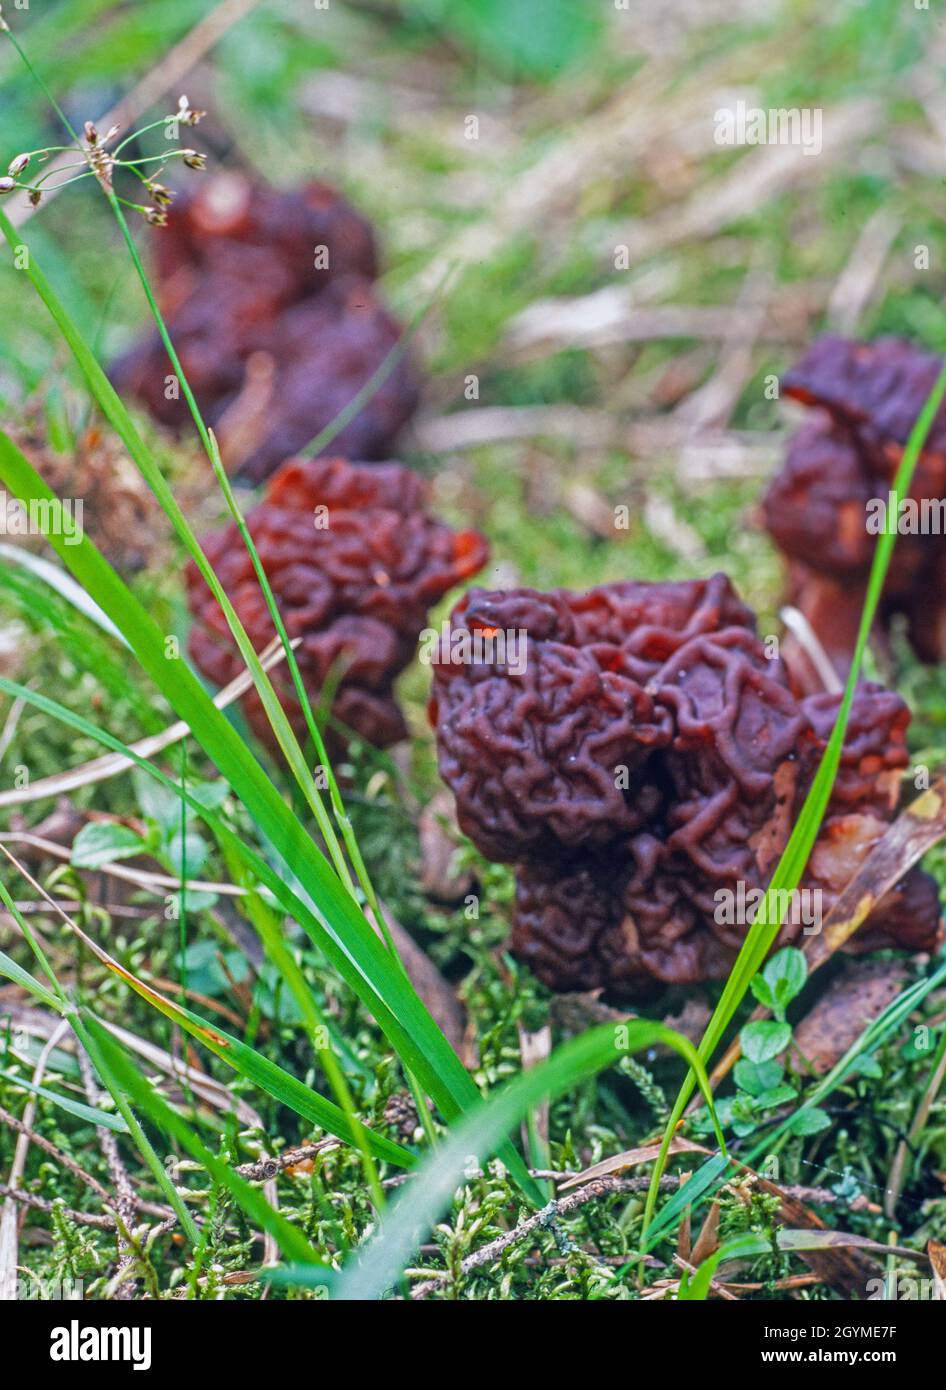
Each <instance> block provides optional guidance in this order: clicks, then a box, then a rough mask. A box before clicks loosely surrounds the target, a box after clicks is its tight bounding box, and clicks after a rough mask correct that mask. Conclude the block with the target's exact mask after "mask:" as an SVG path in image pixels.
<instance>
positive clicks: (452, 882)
mask: <svg viewBox="0 0 946 1390" xmlns="http://www.w3.org/2000/svg"><path fill="white" fill-rule="evenodd" d="M455 826H456V820H455V817H454V810H453V797H452V796H451V794H450V793H449V792H448V791H441V792H438V793H437V795H436V796H435V797H433V799H432V800H431V801H430V802H428V804H427V805H426V806H425V807H424V809H423V810H422V811H421V813H420V815H419V816H418V818H417V834H418V838H419V840H420V856H421V876H420V881H421V887H422V888H423V890H424V892H425V893H426V894H427V896H428V897H429V898H434V899H435V900H436V901H437V902H441V903H455V902H459V901H460V899H461V898H463V897H464V896H465V895H466V894H467V893H469V892H470V890H471V889H472V887H473V875H472V874H470V873H458V872H457V870H456V867H455V866H456V858H457V840H456V837H455V836H454V835H453V834H451V830H452V829H454V828H455Z"/></svg>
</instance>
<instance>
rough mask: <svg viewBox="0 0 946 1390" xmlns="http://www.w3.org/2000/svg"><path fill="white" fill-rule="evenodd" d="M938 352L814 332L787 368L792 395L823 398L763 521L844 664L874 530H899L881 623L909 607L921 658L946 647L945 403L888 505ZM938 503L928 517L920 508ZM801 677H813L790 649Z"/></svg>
mask: <svg viewBox="0 0 946 1390" xmlns="http://www.w3.org/2000/svg"><path fill="white" fill-rule="evenodd" d="M941 365H942V363H941V361H940V359H939V358H937V357H935V356H934V355H933V354H931V353H926V352H923V351H921V350H920V349H919V348H917V347H914V346H913V345H912V344H910V343H907V342H903V341H901V340H899V339H895V338H881V339H878V340H877V341H876V342H873V343H859V342H854V341H850V340H848V339H844V338H832V337H828V338H822V339H820V340H819V341H818V342H816V343H815V344H814V345H813V346H812V347H811V348H810V349H809V351H808V352H807V353H806V355H805V356H804V357H803V358H802V360H801V361H800V362H799V363H798V365H797V366H795V367H793V368H792V370H791V371H790V372H788V374H787V375H786V377H785V379H784V383H783V384H784V388H785V391H786V393H787V394H788V395H789V396H792V397H794V398H795V399H796V400H799V401H801V402H803V403H804V404H805V405H808V406H811V407H814V408H815V409H816V415H815V418H814V419H813V420H812V421H810V422H809V423H807V424H806V425H804V426H803V427H802V428H801V429H800V430H799V431H798V432H797V433H796V434H795V436H794V437H793V439H792V441H791V443H790V445H789V449H788V455H787V458H786V461H785V464H784V467H783V468H782V470H781V472H780V473H779V474H778V476H777V477H776V478H775V479H774V481H773V482H772V484H771V485H770V487H769V490H768V492H767V494H766V497H765V501H764V511H765V519H766V525H767V526H768V529H769V531H770V532H771V534H772V536H773V537H774V539H775V541H776V542H777V544H778V545H779V547H780V549H781V550H782V551H783V552H784V554H785V555H786V557H787V558H788V560H789V581H790V598H791V601H792V603H794V604H795V606H796V607H798V608H799V609H801V611H802V612H803V613H804V615H805V616H806V617H807V619H808V621H809V622H810V623H811V625H812V627H813V628H814V630H815V632H816V634H817V635H818V637H819V639H820V640H821V643H822V645H823V646H824V648H825V650H826V652H827V653H828V655H829V657H830V658H831V660H832V661H833V662H834V664H835V665H836V666H837V668H838V669H839V671H841V672H842V673H844V672H846V670H847V668H848V666H849V664H850V655H851V651H852V649H853V646H854V641H855V638H856V635H857V628H858V623H859V619H860V612H861V609H862V607H863V602H864V596H865V593H866V588H867V576H868V573H869V570H870V564H871V559H872V556H873V551H874V545H875V542H876V535H877V533H878V531H879V530H882V529H884V528H885V527H889V526H896V528H897V530H898V532H899V534H898V538H897V545H896V549H895V551H894V555H893V559H892V562H891V565H890V569H889V572H888V578H887V582H886V584H885V587H884V593H883V597H882V599H881V604H880V611H879V618H880V628H881V630H882V631H885V630H886V629H887V627H888V625H889V623H890V620H891V619H892V618H893V617H894V616H896V615H902V617H903V618H904V619H905V621H906V626H907V633H908V636H909V638H910V641H911V642H912V644H913V647H914V649H915V650H916V652H917V654H918V655H919V656H920V657H921V659H923V660H925V661H940V660H942V659H943V658H944V657H946V545H944V538H943V534H942V525H941V524H940V523H941V522H942V520H943V518H944V517H946V506H943V507H940V506H939V504H940V503H941V502H942V501H943V499H944V497H946V410H943V409H941V410H940V411H939V413H938V415H937V416H936V418H935V420H934V422H933V426H932V429H931V431H930V434H929V436H928V438H927V441H926V444H925V446H924V449H923V452H922V454H921V456H920V459H919V462H918V465H917V469H916V472H915V474H914V479H913V483H912V486H911V489H910V497H909V501H908V506H909V507H910V508H911V509H915V516H914V515H911V514H907V513H905V514H904V515H903V517H900V518H898V517H892V516H891V515H890V512H889V503H890V488H891V486H892V482H893V477H894V473H895V471H896V468H897V464H898V463H899V460H900V457H901V455H902V453H903V448H904V445H905V444H906V441H907V439H908V438H909V435H910V430H911V429H912V426H913V424H914V423H915V421H916V419H917V416H918V415H919V413H920V411H921V410H922V407H923V404H924V402H925V400H926V398H927V396H928V394H929V392H930V390H931V389H932V387H933V384H934V383H935V381H936V377H937V376H938V374H939V371H940V368H941ZM923 508H931V509H932V513H931V514H932V517H933V521H934V522H935V523H937V524H935V525H933V526H930V524H929V522H928V521H927V520H924V517H923V514H922V509H923ZM796 671H797V674H798V676H799V682H800V684H803V685H804V686H806V688H813V687H814V686H815V684H816V682H815V681H814V679H813V678H812V679H808V676H807V674H806V671H805V669H804V668H803V666H802V665H801V664H800V663H798V664H796V663H795V662H794V661H793V674H795V673H796Z"/></svg>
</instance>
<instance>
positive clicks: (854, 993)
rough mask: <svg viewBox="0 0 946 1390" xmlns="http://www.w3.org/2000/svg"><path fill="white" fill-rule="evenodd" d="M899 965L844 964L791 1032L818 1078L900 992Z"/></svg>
mask: <svg viewBox="0 0 946 1390" xmlns="http://www.w3.org/2000/svg"><path fill="white" fill-rule="evenodd" d="M907 974H908V972H907V969H906V967H905V966H904V965H903V964H902V963H901V962H900V961H894V960H881V961H873V960H868V961H846V962H845V963H844V966H843V968H842V970H841V973H840V974H839V975H838V977H837V979H836V980H834V982H833V983H832V984H831V987H830V988H829V989H828V990H826V991H825V993H824V994H823V995H822V996H821V998H820V999H819V1000H818V1001H817V1003H816V1004H815V1005H814V1007H813V1008H812V1010H811V1012H810V1013H809V1014H808V1015H807V1016H806V1017H805V1018H804V1019H802V1021H801V1023H799V1025H798V1027H797V1028H796V1029H795V1042H796V1043H797V1045H798V1050H799V1051H800V1052H801V1054H802V1056H803V1057H805V1058H806V1059H807V1061H808V1062H809V1063H810V1064H811V1067H812V1069H813V1071H814V1072H815V1073H816V1074H817V1075H818V1076H823V1075H824V1073H825V1072H828V1071H830V1070H831V1068H832V1067H833V1066H834V1064H835V1063H836V1062H837V1061H839V1060H840V1058H842V1057H843V1056H844V1054H845V1052H847V1050H848V1048H849V1047H850V1046H851V1045H852V1043H855V1042H856V1041H857V1039H858V1038H859V1037H860V1035H861V1033H862V1032H863V1031H864V1028H865V1026H866V1025H867V1024H868V1023H870V1022H871V1021H872V1020H873V1019H875V1018H877V1017H878V1015H879V1014H881V1013H883V1011H884V1009H885V1008H886V1007H887V1005H888V1004H890V1003H891V1002H892V1001H893V1000H894V999H896V997H897V995H898V994H899V993H900V991H901V989H902V988H903V985H904V982H905V980H906V978H907Z"/></svg>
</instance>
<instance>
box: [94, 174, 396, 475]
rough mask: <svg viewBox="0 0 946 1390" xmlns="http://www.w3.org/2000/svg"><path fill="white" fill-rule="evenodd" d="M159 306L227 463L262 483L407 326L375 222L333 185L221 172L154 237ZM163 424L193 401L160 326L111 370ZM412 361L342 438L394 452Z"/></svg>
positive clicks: (367, 451) (352, 446)
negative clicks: (281, 182)
mask: <svg viewBox="0 0 946 1390" xmlns="http://www.w3.org/2000/svg"><path fill="white" fill-rule="evenodd" d="M155 241H156V247H157V250H156V270H157V275H158V285H159V293H160V300H161V307H162V311H163V312H164V314H165V317H166V319H167V322H168V327H169V329H170V333H171V339H172V341H173V343H174V346H175V349H176V351H177V354H178V356H179V358H180V361H181V366H182V367H183V369H184V373H185V375H186V376H187V378H188V380H189V382H190V384H191V387H192V389H193V391H194V395H195V397H196V399H197V403H198V405H199V406H200V409H201V413H202V414H203V416H204V418H205V420H206V421H207V423H208V424H209V425H211V426H212V427H213V428H214V429H215V430H216V432H217V435H218V439H219V441H220V445H221V449H222V452H223V456H224V460H225V462H226V463H227V467H228V469H230V470H231V471H234V472H238V473H239V474H240V475H241V476H242V477H245V478H247V479H249V480H250V481H251V482H260V481H262V480H263V479H264V478H266V477H268V476H269V474H270V473H272V471H273V469H274V468H276V467H277V466H278V465H279V464H280V463H282V462H283V460H284V459H286V458H289V457H291V456H292V454H294V453H296V452H298V451H299V450H301V449H304V448H305V447H306V446H307V445H308V444H309V443H310V442H311V441H312V440H313V439H314V438H315V436H316V435H317V434H319V433H320V431H322V430H323V429H324V428H325V427H326V426H327V425H329V424H331V422H332V421H333V420H334V419H335V417H336V416H337V415H338V413H339V412H340V411H341V410H342V409H343V407H344V406H346V405H348V404H349V403H350V402H351V401H352V400H353V398H354V397H355V396H356V395H357V393H358V392H359V391H360V390H361V388H362V387H363V386H365V385H366V384H367V383H368V381H369V380H370V379H371V378H372V376H373V375H374V373H375V372H376V371H377V370H378V368H379V367H381V365H382V363H384V361H385V359H386V358H388V356H389V354H390V353H391V351H392V349H394V347H395V346H396V344H397V342H398V339H399V338H400V336H401V329H400V326H399V325H398V323H397V322H396V321H395V320H394V319H393V318H392V317H391V315H390V314H389V313H388V312H387V310H386V309H385V308H384V306H383V305H382V303H381V301H380V299H379V297H378V294H377V292H376V290H375V288H374V285H373V284H372V281H373V279H374V277H375V275H376V273H377V260H376V252H375V244H374V236H373V234H372V231H371V228H370V226H369V225H368V223H367V222H366V221H365V219H364V218H363V217H361V216H360V215H359V214H358V213H357V212H356V211H355V210H354V208H352V207H351V205H350V204H349V203H347V202H346V201H345V199H344V198H342V197H341V196H340V195H339V194H338V193H337V192H335V190H334V189H332V188H329V187H328V186H327V185H325V184H320V183H311V184H306V185H304V186H303V187H301V188H299V189H296V190H294V191H291V192H277V191H276V190H275V189H272V188H269V187H267V186H266V185H265V184H260V183H258V182H255V181H251V180H250V179H248V178H247V177H245V176H244V175H242V174H237V173H226V174H220V175H218V176H216V177H215V178H212V179H210V180H209V181H208V182H207V183H205V184H203V185H202V186H201V187H200V188H199V189H198V190H197V191H195V192H192V193H189V194H188V195H185V196H181V197H179V198H178V199H177V200H175V202H174V204H173V205H172V207H171V209H170V211H169V213H168V225H167V226H166V227H165V228H162V229H161V230H160V231H158V232H157V233H156V234H155ZM112 379H113V381H114V383H115V385H116V386H117V387H118V389H119V390H122V391H127V392H128V393H129V394H131V395H133V396H136V397H137V398H138V399H139V400H141V401H142V402H143V403H144V404H145V405H146V406H147V407H148V409H149V410H150V411H151V413H152V414H153V415H154V416H155V418H156V419H158V420H160V421H161V422H162V423H163V424H166V425H168V426H170V427H171V428H177V429H179V428H182V427H183V426H185V425H186V424H187V423H188V421H189V418H190V416H189V412H188V408H187V404H186V402H185V400H184V397H183V393H182V391H181V389H180V383H178V382H176V380H175V378H174V373H173V370H172V367H171V363H170V361H169V359H168V357H167V355H166V353H165V351H164V347H163V344H162V342H161V340H160V338H159V336H158V335H157V333H156V332H151V333H149V334H147V335H146V336H145V337H144V338H142V340H141V341H140V342H139V343H138V344H136V345H135V346H133V347H132V348H131V349H130V350H129V351H128V352H127V353H126V354H125V355H124V356H123V357H121V358H120V359H119V360H118V361H117V362H116V363H115V364H114V366H113V368H112ZM417 401H418V386H417V378H416V375H415V373H414V370H413V368H412V367H411V365H410V362H409V360H408V358H407V357H406V356H404V355H402V356H401V357H399V358H397V359H396V360H395V361H394V363H393V366H392V369H391V371H390V373H389V374H388V375H387V377H386V378H385V380H384V381H383V382H382V383H381V384H380V385H379V386H378V388H377V390H376V391H375V392H374V393H373V394H372V395H371V397H370V399H368V400H367V401H366V402H365V403H364V405H363V406H362V408H361V410H359V411H358V412H357V414H356V415H355V416H354V418H353V419H352V420H350V421H349V422H348V423H347V424H346V425H345V428H344V429H343V430H342V431H341V433H340V434H339V435H337V436H336V437H335V439H334V440H332V442H331V446H330V447H331V450H332V452H333V453H339V454H344V455H346V456H349V457H353V458H361V459H384V458H388V457H389V456H390V454H391V452H392V449H393V445H394V440H395V437H396V435H397V433H398V431H399V430H400V429H401V427H402V426H403V425H404V424H405V422H406V421H407V420H408V419H409V418H410V416H411V415H412V414H413V412H414V410H415V409H416V407H417Z"/></svg>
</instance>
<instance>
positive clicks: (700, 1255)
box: [692, 1202, 720, 1265]
mask: <svg viewBox="0 0 946 1390" xmlns="http://www.w3.org/2000/svg"><path fill="white" fill-rule="evenodd" d="M719 1216H720V1205H719V1203H718V1202H714V1203H713V1205H712V1206H711V1207H710V1209H709V1212H708V1214H707V1217H706V1220H705V1221H704V1222H703V1227H702V1230H701V1231H700V1234H699V1235H698V1236H697V1239H696V1244H695V1245H694V1247H693V1255H692V1260H693V1263H694V1264H695V1265H700V1264H702V1263H703V1261H704V1260H705V1259H706V1258H707V1257H708V1256H710V1255H712V1253H713V1251H714V1250H716V1249H717V1248H718V1246H719Z"/></svg>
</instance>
